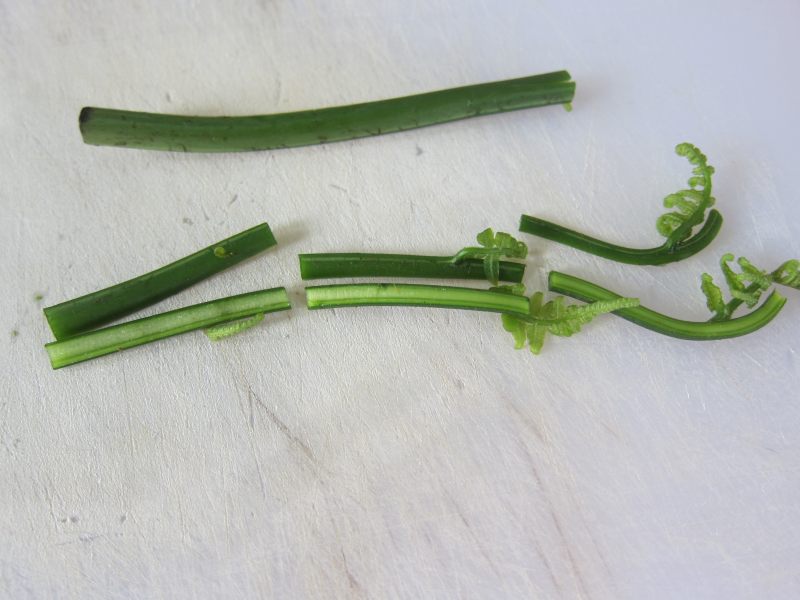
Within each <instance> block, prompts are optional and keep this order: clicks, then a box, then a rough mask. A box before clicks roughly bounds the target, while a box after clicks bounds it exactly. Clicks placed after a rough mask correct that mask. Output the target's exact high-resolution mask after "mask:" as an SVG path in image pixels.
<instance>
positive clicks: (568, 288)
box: [548, 271, 786, 341]
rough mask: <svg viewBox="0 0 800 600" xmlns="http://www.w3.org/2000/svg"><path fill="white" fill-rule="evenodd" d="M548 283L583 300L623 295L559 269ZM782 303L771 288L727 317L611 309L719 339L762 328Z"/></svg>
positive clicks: (641, 321) (659, 327)
mask: <svg viewBox="0 0 800 600" xmlns="http://www.w3.org/2000/svg"><path fill="white" fill-rule="evenodd" d="M548 287H549V289H550V290H551V291H553V292H557V293H560V294H564V295H565V296H571V297H572V298H576V299H578V300H583V301H584V302H595V301H598V300H614V299H616V298H621V297H622V296H620V295H619V294H616V293H615V292H612V291H610V290H607V289H605V288H603V287H600V286H599V285H596V284H594V283H591V282H589V281H586V280H584V279H580V278H578V277H573V276H572V275H567V274H566V273H559V272H558V271H551V272H550V275H549V277H548ZM785 303H786V299H785V298H784V297H783V296H781V295H780V294H778V293H777V292H772V293H771V294H770V295H769V296H768V297H767V299H766V300H765V301H764V302H763V303H762V304H761V305H760V306H759V307H758V308H756V309H755V310H753V311H752V312H749V313H748V314H746V315H744V316H742V317H737V318H735V319H730V320H726V321H715V320H712V321H702V322H697V321H684V320H681V319H674V318H672V317H668V316H666V315H663V314H661V313H658V312H656V311H654V310H650V309H649V308H645V307H644V306H638V307H634V308H623V309H620V310H617V311H614V314H616V315H617V316H619V317H622V318H623V319H626V320H628V321H631V322H632V323H635V324H636V325H639V326H641V327H644V328H646V329H650V330H651V331H655V332H656V333H660V334H662V335H667V336H670V337H675V338H680V339H684V340H701V341H702V340H721V339H726V338H733V337H739V336H742V335H747V334H748V333H752V332H754V331H756V330H758V329H761V328H762V327H764V326H765V325H766V324H767V323H769V322H770V321H772V319H774V318H775V317H776V315H777V314H778V313H779V312H780V310H781V308H783V305H784V304H785Z"/></svg>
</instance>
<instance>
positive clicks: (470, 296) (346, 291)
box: [306, 283, 530, 317]
mask: <svg viewBox="0 0 800 600" xmlns="http://www.w3.org/2000/svg"><path fill="white" fill-rule="evenodd" d="M306 303H307V305H308V308H310V309H319V308H339V307H345V306H430V307H438V308H458V309H464V310H480V311H487V312H499V313H509V314H514V315H519V316H524V317H527V316H528V310H529V307H530V304H529V301H528V299H527V298H525V297H524V296H515V295H512V294H504V293H502V292H492V291H489V290H476V289H472V288H463V287H449V286H442V285H416V284H409V283H358V284H345V285H322V286H312V287H307V288H306Z"/></svg>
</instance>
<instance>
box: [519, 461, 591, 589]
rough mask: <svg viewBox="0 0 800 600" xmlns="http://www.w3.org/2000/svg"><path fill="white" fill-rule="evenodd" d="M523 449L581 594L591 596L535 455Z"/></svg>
mask: <svg viewBox="0 0 800 600" xmlns="http://www.w3.org/2000/svg"><path fill="white" fill-rule="evenodd" d="M523 451H524V454H525V456H526V457H527V459H528V463H529V465H530V469H531V473H532V474H533V478H534V479H535V480H536V485H537V486H538V487H539V489H540V490H542V495H543V496H544V500H545V502H546V503H547V511H548V513H549V514H550V518H551V519H552V521H553V526H554V527H555V530H556V533H557V534H558V537H559V538H560V539H561V542H562V544H563V546H564V551H565V552H566V554H567V560H568V561H569V564H570V567H571V568H572V573H573V575H574V576H575V580H576V581H577V583H578V587H579V588H580V591H581V596H582V597H586V598H591V594H589V590H588V588H587V587H586V582H585V581H584V579H583V573H582V572H581V570H580V568H579V567H578V562H577V561H576V560H575V555H574V554H573V553H572V549H571V548H570V545H569V540H567V536H566V535H565V534H564V529H563V528H562V526H561V520H560V519H559V518H558V515H557V514H556V511H555V508H554V507H553V503H552V501H551V500H550V495H549V494H548V493H547V489H546V488H545V486H544V482H543V481H542V478H541V476H540V475H539V470H538V469H537V468H536V463H535V462H534V460H533V457H532V456H531V455H530V452H528V449H527V448H526V447H525V446H523Z"/></svg>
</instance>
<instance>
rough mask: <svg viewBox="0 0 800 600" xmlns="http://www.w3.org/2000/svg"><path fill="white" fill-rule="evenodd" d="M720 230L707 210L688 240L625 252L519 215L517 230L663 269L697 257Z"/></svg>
mask: <svg viewBox="0 0 800 600" xmlns="http://www.w3.org/2000/svg"><path fill="white" fill-rule="evenodd" d="M720 227H722V215H721V214H720V213H719V212H718V211H716V210H713V209H712V210H711V211H709V213H708V218H707V219H706V221H705V223H704V224H703V227H702V228H701V229H700V230H699V231H698V232H697V233H696V234H695V235H693V236H691V237H690V238H688V239H686V240H684V241H682V242H679V243H677V244H674V245H672V244H671V243H670V242H669V241H667V242H666V243H664V244H662V245H661V246H657V247H655V248H626V247H625V246H618V245H617V244H611V243H609V242H605V241H603V240H600V239H597V238H593V237H591V236H588V235H585V234H583V233H579V232H577V231H574V230H572V229H568V228H567V227H563V226H561V225H556V224H555V223H551V222H550V221H545V220H544V219H539V218H536V217H531V216H528V215H522V218H521V219H520V223H519V230H520V231H522V232H524V233H529V234H531V235H536V236H539V237H542V238H545V239H547V240H551V241H554V242H558V243H560V244H565V245H567V246H572V247H573V248H576V249H578V250H582V251H584V252H588V253H590V254H594V255H596V256H601V257H603V258H608V259H610V260H614V261H617V262H621V263H627V264H631V265H663V264H666V263H671V262H676V261H679V260H683V259H684V258H688V257H690V256H692V255H694V254H697V253H698V252H700V250H702V249H703V248H705V247H706V246H708V245H709V244H710V243H711V242H712V241H713V240H714V238H715V237H716V235H717V233H719V230H720Z"/></svg>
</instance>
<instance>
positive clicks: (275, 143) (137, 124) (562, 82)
mask: <svg viewBox="0 0 800 600" xmlns="http://www.w3.org/2000/svg"><path fill="white" fill-rule="evenodd" d="M570 79H571V77H570V74H569V73H568V72H567V71H558V72H554V73H546V74H544V75H535V76H531V77H522V78H519V79H510V80H507V81H496V82H492V83H484V84H479V85H470V86H465V87H459V88H453V89H448V90H441V91H436V92H429V93H425V94H417V95H413V96H405V97H402V98H392V99H389V100H380V101H376V102H366V103H362V104H352V105H349V106H336V107H331V108H323V109H319V110H305V111H300V112H293V113H282V114H274V115H259V116H248V117H189V116H180V115H165V114H155V113H144V112H132V111H125V110H114V109H108V108H94V107H86V108H84V109H83V110H82V111H81V114H80V118H79V124H80V129H81V134H82V135H83V141H84V142H86V143H87V144H95V145H99V146H124V147H127V148H144V149H148V150H172V151H176V152H239V151H245V150H270V149H274V148H290V147H295V146H306V145H310V144H322V143H327V142H336V141H341V140H350V139H355V138H360V137H366V136H372V135H380V134H383V133H392V132H395V131H403V130H406V129H414V128H417V127H424V126H426V125H435V124H437V123H445V122H448V121H455V120H458V119H465V118H467V117H475V116H478V115H488V114H493V113H500V112H506V111H511V110H519V109H523V108H532V107H536V106H545V105H548V104H564V103H568V102H571V101H572V98H573V96H574V94H575V83H574V82H573V81H571V80H570Z"/></svg>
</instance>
